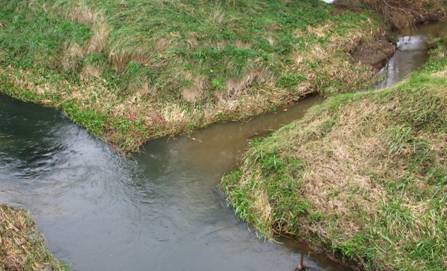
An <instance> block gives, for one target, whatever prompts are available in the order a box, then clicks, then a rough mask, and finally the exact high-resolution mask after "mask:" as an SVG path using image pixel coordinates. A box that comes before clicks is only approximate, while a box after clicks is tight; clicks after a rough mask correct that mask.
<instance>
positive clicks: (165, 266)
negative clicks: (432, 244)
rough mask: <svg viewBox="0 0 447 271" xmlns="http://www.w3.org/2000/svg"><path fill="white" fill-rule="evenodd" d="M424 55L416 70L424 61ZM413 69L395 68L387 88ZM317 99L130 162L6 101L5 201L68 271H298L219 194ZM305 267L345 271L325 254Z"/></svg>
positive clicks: (2, 124) (294, 258)
mask: <svg viewBox="0 0 447 271" xmlns="http://www.w3.org/2000/svg"><path fill="white" fill-rule="evenodd" d="M412 40H413V41H414V40H416V39H412ZM421 51H423V52H424V53H423V54H422V55H423V56H421V58H420V61H419V60H418V61H417V65H415V66H411V68H409V70H413V69H414V68H415V67H417V66H419V65H420V63H423V61H424V60H425V57H426V53H425V50H421ZM397 56H398V55H397V54H396V57H397ZM399 57H401V56H399ZM402 57H403V58H404V59H405V56H402ZM408 57H410V58H414V56H413V55H411V54H410V55H409V56H408ZM410 62H411V61H410V60H408V61H400V60H399V61H397V60H396V61H394V62H393V60H391V62H390V64H389V68H388V69H387V70H386V71H385V69H384V73H385V74H388V75H387V76H385V79H384V80H387V83H386V85H389V84H391V83H394V82H396V80H400V79H401V78H402V76H401V75H399V76H394V73H396V71H397V70H399V71H401V70H403V69H406V68H407V67H406V66H407V65H409V64H408V63H410ZM391 63H393V64H391ZM391 67H393V68H391ZM401 74H403V73H401ZM321 100H322V99H321V98H318V97H311V98H307V99H305V100H303V101H302V102H300V103H298V104H297V105H295V106H294V107H292V108H289V109H288V110H287V111H281V112H278V113H271V114H265V115H262V116H259V117H257V118H254V119H252V120H250V121H247V122H238V123H224V124H217V125H212V126H210V127H208V128H206V129H202V130H200V131H197V132H195V133H193V134H192V135H190V136H180V137H175V138H163V139H159V140H155V141H152V142H149V143H148V144H146V145H145V147H144V150H143V151H142V152H141V153H140V154H137V155H135V156H134V157H132V158H130V159H128V158H123V157H120V156H119V155H116V154H115V153H113V152H112V151H111V150H110V149H109V148H108V147H107V146H106V145H104V144H103V143H101V142H100V141H98V140H96V139H94V138H93V137H91V136H90V135H89V134H87V133H86V132H85V131H84V130H83V129H81V128H79V127H77V126H76V125H74V124H72V123H71V122H70V121H69V120H67V119H66V118H65V117H64V116H63V115H62V114H61V113H59V112H57V111H56V110H52V109H47V108H42V107H40V106H37V105H33V104H27V103H22V102H18V101H16V100H13V99H11V98H8V97H5V96H0V184H1V185H0V202H8V203H11V204H14V205H18V206H22V207H25V208H27V209H29V210H30V211H31V213H32V215H33V217H34V218H35V219H36V220H37V224H38V226H39V229H40V230H41V231H42V232H43V234H44V235H45V237H46V239H47V242H48V245H49V247H50V249H51V250H52V251H53V252H55V254H56V256H57V257H59V258H61V259H62V260H64V261H66V262H67V263H68V264H69V265H70V267H71V268H72V269H73V270H257V271H260V270H293V269H294V267H295V266H296V263H297V262H298V258H299V252H300V251H301V252H302V251H304V252H306V250H305V248H303V247H300V246H298V247H296V246H295V245H293V246H284V245H280V244H277V243H272V242H264V241H261V240H259V239H257V238H256V235H255V233H253V232H252V231H250V230H248V227H247V225H246V224H244V223H242V222H240V221H239V220H238V219H236V218H235V216H234V214H233V211H232V210H231V209H230V208H228V207H227V206H226V203H225V201H224V197H223V196H222V195H221V194H220V193H219V191H218V189H217V184H218V182H219V179H220V177H221V176H222V174H223V173H224V172H226V171H227V170H229V169H230V168H232V167H233V166H234V165H235V163H236V162H237V160H238V159H240V157H241V155H242V153H243V151H244V150H245V148H246V144H247V140H248V139H249V138H251V137H253V136H256V135H259V134H264V133H266V132H268V131H270V130H272V129H277V128H278V127H280V126H282V125H283V124H286V123H289V122H291V121H293V120H296V119H299V118H300V117H302V116H303V114H304V113H305V111H306V110H307V109H308V108H309V107H310V106H312V105H314V104H317V103H320V102H321ZM306 253H307V252H306ZM306 264H307V265H308V266H312V267H314V268H315V269H318V270H345V268H344V267H343V266H339V265H337V264H334V263H332V262H330V261H328V260H327V259H326V258H325V257H319V256H318V255H311V256H310V257H306Z"/></svg>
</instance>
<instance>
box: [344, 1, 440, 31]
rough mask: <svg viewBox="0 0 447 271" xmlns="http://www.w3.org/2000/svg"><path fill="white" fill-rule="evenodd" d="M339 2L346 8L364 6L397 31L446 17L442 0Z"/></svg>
mask: <svg viewBox="0 0 447 271" xmlns="http://www.w3.org/2000/svg"><path fill="white" fill-rule="evenodd" d="M339 2H341V4H346V5H348V6H355V5H358V4H359V3H362V4H366V5H368V6H369V7H370V8H372V9H374V10H376V11H377V12H378V13H379V14H380V15H382V16H383V17H384V18H386V19H387V20H388V21H389V22H390V23H391V25H392V26H393V27H395V28H397V29H405V28H408V27H412V26H414V25H415V24H419V23H424V22H430V21H439V20H443V19H445V16H446V7H445V2H444V1H443V0H341V1H339Z"/></svg>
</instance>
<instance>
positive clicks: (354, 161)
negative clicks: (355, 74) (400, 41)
mask: <svg viewBox="0 0 447 271" xmlns="http://www.w3.org/2000/svg"><path fill="white" fill-rule="evenodd" d="M446 54H447V50H446V49H445V42H444V46H441V48H439V49H437V50H435V51H433V52H432V57H431V60H430V61H429V63H427V65H426V66H425V67H424V68H423V69H422V70H421V71H418V72H415V73H414V74H413V75H412V76H411V77H410V78H409V79H408V80H406V81H404V82H402V83H399V84H398V85H397V86H395V87H392V88H390V89H385V90H382V91H371V92H362V93H349V94H340V95H336V96H334V97H332V98H329V99H328V100H327V101H325V102H324V103H323V104H322V105H320V106H317V107H316V108H314V109H313V110H312V112H310V113H308V114H307V115H306V116H305V118H304V119H302V120H300V121H297V122H295V123H292V124H290V125H288V126H286V127H283V128H282V129H280V130H279V131H277V132H275V133H274V134H273V135H271V136H269V137H267V138H265V139H262V140H259V139H258V140H255V141H254V142H252V143H251V146H250V149H249V151H248V152H247V153H246V154H245V156H244V158H243V162H242V164H241V165H240V167H239V168H238V169H237V170H235V171H234V172H231V173H229V174H227V175H226V176H224V177H223V179H222V187H223V189H224V191H225V193H226V195H227V197H228V201H229V203H230V204H231V205H232V206H233V207H234V208H235V210H236V213H237V214H238V215H239V216H240V217H241V218H242V219H243V220H244V221H247V222H249V223H250V224H251V225H253V226H254V227H255V228H256V229H257V230H258V232H259V233H260V234H261V235H262V236H264V237H266V238H272V237H274V236H275V235H290V236H293V237H295V238H297V239H301V240H306V241H308V242H310V243H311V244H312V245H313V246H315V247H318V248H322V249H324V250H325V251H326V252H327V253H328V254H331V255H332V256H335V257H336V258H338V259H339V260H340V261H345V262H348V263H355V264H356V265H357V266H358V267H360V268H361V269H364V270H432V271H435V270H436V271H440V270H446V269H447V208H446V206H447V148H446V146H447V144H446V142H447V76H446V75H447V61H446V59H447V58H446Z"/></svg>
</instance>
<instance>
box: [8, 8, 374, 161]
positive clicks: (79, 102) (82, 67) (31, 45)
mask: <svg viewBox="0 0 447 271" xmlns="http://www.w3.org/2000/svg"><path fill="white" fill-rule="evenodd" d="M0 5H1V6H2V9H1V10H0V91H2V92H4V93H6V94H8V95H11V96H13V97H16V98H19V99H21V100H25V101H31V102H36V103H40V104H44V105H48V106H52V107H56V108H59V109H62V110H63V111H64V112H65V113H66V114H67V115H68V116H69V117H70V118H71V119H72V120H74V121H75V122H76V123H78V124H80V125H82V126H84V127H85V128H86V129H88V130H89V131H90V132H91V133H93V134H95V135H97V136H98V137H100V138H102V139H103V140H105V141H107V142H109V143H111V144H112V145H114V146H116V147H117V149H119V150H122V151H124V152H126V151H134V150H136V149H137V148H138V147H139V146H140V145H141V144H142V143H144V142H145V141H147V140H148V139H150V138H154V137H158V136H162V135H167V134H175V133H180V132H183V131H186V130H189V129H192V128H196V127H201V126H205V125H208V124H210V123H213V122H216V121H219V120H237V119H241V118H245V117H248V116H251V115H254V114H259V113H261V112H264V111H266V110H270V109H272V108H274V107H277V106H280V105H284V104H286V103H288V102H291V101H293V100H296V99H298V98H300V97H301V96H303V95H305V94H308V93H313V92H319V93H334V92H341V91H343V90H346V89H352V88H355V87H360V86H361V85H364V84H367V82H368V81H369V79H371V77H372V75H373V72H372V70H371V69H370V68H368V67H365V66H362V65H360V64H358V63H355V61H352V58H351V57H350V55H349V52H350V51H352V49H353V47H355V46H356V45H357V44H358V43H360V42H362V41H367V40H369V39H373V38H375V37H376V36H377V35H380V34H381V31H380V27H379V24H378V23H377V21H376V20H375V19H373V18H371V17H370V16H368V15H367V14H364V13H361V12H356V13H353V12H350V11H345V12H335V13H334V12H333V11H334V10H333V7H331V6H329V5H327V4H324V3H323V2H322V1H319V0H304V1H273V0H271V1H256V0H243V1H188V0H176V1H157V0H151V1H140V0H128V1H122V0H111V1H101V0H99V1H96V0H95V1H93V0H85V1H67V0H50V1H47V0H46V1H44V0H33V1H29V0H18V1H8V0H0Z"/></svg>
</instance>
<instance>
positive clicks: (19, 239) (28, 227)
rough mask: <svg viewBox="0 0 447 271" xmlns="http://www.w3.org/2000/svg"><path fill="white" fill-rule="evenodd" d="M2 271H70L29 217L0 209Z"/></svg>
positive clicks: (16, 210)
mask: <svg viewBox="0 0 447 271" xmlns="http://www.w3.org/2000/svg"><path fill="white" fill-rule="evenodd" d="M0 270H8V271H16V270H17V271H28V270H54V271H56V270H68V268H67V267H66V266H65V265H64V264H62V263H61V262H59V261H58V260H57V259H55V258H54V257H53V256H52V255H51V253H50V252H49V251H48V249H47V248H46V246H45V244H44V241H43V239H42V237H41V235H40V233H39V232H38V231H37V229H36V226H35V224H34V222H33V221H32V219H31V218H30V216H29V214H28V213H27V212H26V211H24V210H22V209H18V208H12V207H8V206H6V205H0Z"/></svg>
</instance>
